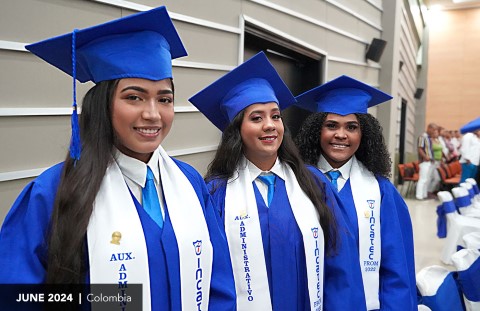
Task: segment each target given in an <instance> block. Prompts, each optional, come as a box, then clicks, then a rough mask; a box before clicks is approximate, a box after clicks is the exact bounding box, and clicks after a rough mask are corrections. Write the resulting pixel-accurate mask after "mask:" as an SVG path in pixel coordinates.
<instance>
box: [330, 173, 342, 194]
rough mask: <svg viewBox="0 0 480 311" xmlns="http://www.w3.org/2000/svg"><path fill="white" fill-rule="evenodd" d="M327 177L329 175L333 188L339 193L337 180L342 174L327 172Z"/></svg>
mask: <svg viewBox="0 0 480 311" xmlns="http://www.w3.org/2000/svg"><path fill="white" fill-rule="evenodd" d="M327 175H328V177H330V181H331V182H332V186H333V188H335V190H337V192H338V184H337V179H338V177H340V175H342V174H341V173H340V172H339V171H330V172H327Z"/></svg>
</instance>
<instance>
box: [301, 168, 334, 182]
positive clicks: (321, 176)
mask: <svg viewBox="0 0 480 311" xmlns="http://www.w3.org/2000/svg"><path fill="white" fill-rule="evenodd" d="M306 167H307V169H308V170H309V171H310V172H311V173H312V174H313V176H314V177H316V178H318V179H319V180H320V181H322V182H324V183H325V182H327V181H328V182H329V180H328V179H327V177H326V176H325V174H324V173H322V171H320V169H319V168H318V167H316V166H314V165H311V164H306Z"/></svg>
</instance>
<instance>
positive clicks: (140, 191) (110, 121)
mask: <svg viewBox="0 0 480 311" xmlns="http://www.w3.org/2000/svg"><path fill="white" fill-rule="evenodd" d="M72 46H73V48H72ZM27 49H28V50H30V51H31V52H32V53H34V54H35V55H37V56H39V57H40V58H42V59H44V60H45V61H47V62H48V63H50V64H52V65H53V66H55V67H58V68H59V69H60V70H62V71H64V72H66V73H67V74H69V75H71V76H72V77H73V81H74V109H76V102H75V79H78V80H79V81H80V82H86V81H92V82H94V83H95V85H94V86H93V87H92V88H91V89H90V90H89V91H88V92H87V94H86V95H85V98H84V100H83V105H82V113H81V115H80V118H79V120H77V119H76V118H77V115H76V111H75V112H74V114H73V116H72V127H73V132H72V142H71V146H70V153H69V155H67V158H66V160H65V162H62V163H60V164H57V165H55V166H53V167H51V168H49V169H48V170H46V171H45V172H43V173H42V174H41V175H40V176H39V177H38V178H36V179H35V180H34V181H32V182H31V183H29V184H28V185H27V186H26V188H25V189H24V190H23V191H22V193H21V194H20V196H19V197H18V198H17V200H16V201H15V203H14V205H13V207H12V209H11V210H10V212H9V213H8V215H7V216H6V219H5V222H4V224H3V227H2V229H1V232H0V266H1V267H2V269H1V271H0V283H3V284H11V283H22V284H23V283H32V284H43V283H46V284H82V283H90V284H123V285H126V284H127V281H128V284H136V283H138V284H143V298H142V306H143V307H142V309H143V310H197V309H202V310H207V309H208V310H218V311H223V310H235V292H234V284H233V275H232V270H231V265H230V261H229V258H228V247H227V243H226V239H225V236H224V233H223V231H222V230H220V227H219V225H218V223H217V220H218V219H219V217H218V214H217V213H216V210H215V209H214V207H213V205H212V202H211V197H210V195H209V193H208V190H207V188H206V185H205V183H204V181H203V178H202V177H201V176H200V175H199V174H198V173H197V172H196V171H195V170H194V169H193V168H192V167H191V166H189V165H188V164H186V163H183V162H180V161H178V160H175V159H173V158H170V157H169V156H168V155H167V153H166V152H165V150H164V149H163V148H162V146H161V143H162V141H163V140H164V138H165V137H166V136H167V135H168V133H169V131H170V129H171V127H172V122H173V118H174V85H173V74H172V59H173V58H178V57H182V56H186V55H187V53H186V50H185V48H184V46H183V44H182V42H181V40H180V37H179V36H178V34H177V32H176V30H175V28H174V25H173V23H172V21H171V19H170V17H169V15H168V12H167V10H166V8H165V7H159V8H155V9H152V10H150V11H146V12H141V13H137V14H133V15H130V16H127V17H124V18H121V19H117V20H114V21H111V22H108V23H105V24H101V25H98V26H94V27H90V28H86V29H82V30H75V31H73V32H72V33H69V34H65V35H62V36H59V37H55V38H52V39H48V40H45V41H41V42H38V43H35V44H32V45H29V46H27ZM77 122H79V124H78V123H77ZM199 270H200V271H201V273H200V274H199V273H198V271H199ZM124 289H125V288H124ZM126 291H127V292H128V288H127V289H126ZM3 307H4V306H3V305H2V308H3Z"/></svg>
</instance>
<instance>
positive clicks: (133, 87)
mask: <svg viewBox="0 0 480 311" xmlns="http://www.w3.org/2000/svg"><path fill="white" fill-rule="evenodd" d="M128 90H134V91H137V92H141V93H144V94H147V93H148V92H147V90H145V89H144V88H142V87H139V86H135V85H132V86H127V87H126V88H124V89H122V90H121V91H120V92H121V93H123V92H126V91H128ZM162 94H173V91H172V90H171V89H163V90H159V91H158V92H157V95H162Z"/></svg>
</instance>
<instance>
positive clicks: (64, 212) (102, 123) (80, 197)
mask: <svg viewBox="0 0 480 311" xmlns="http://www.w3.org/2000/svg"><path fill="white" fill-rule="evenodd" d="M117 84H118V80H112V81H104V82H100V83H98V84H97V85H95V86H94V87H93V88H91V89H90V90H89V91H88V92H87V94H86V95H85V97H84V99H83V103H82V113H81V115H80V117H79V125H80V133H81V140H82V153H81V158H80V159H79V160H78V161H76V162H74V161H73V160H72V159H71V158H70V156H69V155H67V158H66V160H65V163H64V167H63V171H62V176H61V180H60V185H59V188H58V192H57V195H56V198H55V205H54V209H53V213H52V218H51V222H50V232H49V237H48V266H47V280H46V282H47V283H52V284H53V283H63V284H71V283H84V282H85V279H84V278H85V273H86V267H85V260H86V245H85V234H86V232H87V226H88V222H89V219H90V216H91V214H92V210H93V202H94V201H95V197H96V195H97V192H98V190H99V188H100V184H101V182H102V180H103V177H104V175H105V171H106V169H107V167H108V165H109V164H110V163H111V161H112V160H113V157H112V150H113V146H114V131H113V126H112V121H111V115H112V113H111V105H112V97H113V94H114V92H115V89H116V86H117Z"/></svg>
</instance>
